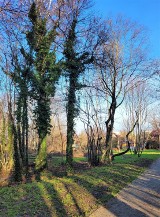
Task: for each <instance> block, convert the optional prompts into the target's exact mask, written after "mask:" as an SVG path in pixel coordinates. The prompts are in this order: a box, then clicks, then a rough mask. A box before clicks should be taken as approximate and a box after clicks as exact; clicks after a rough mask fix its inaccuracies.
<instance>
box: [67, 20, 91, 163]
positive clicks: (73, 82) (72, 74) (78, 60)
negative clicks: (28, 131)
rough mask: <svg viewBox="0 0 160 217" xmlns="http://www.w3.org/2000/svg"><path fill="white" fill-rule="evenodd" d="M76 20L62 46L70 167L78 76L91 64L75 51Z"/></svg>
mask: <svg viewBox="0 0 160 217" xmlns="http://www.w3.org/2000/svg"><path fill="white" fill-rule="evenodd" d="M76 27H77V18H76V17H74V18H73V20H72V23H71V26H70V28H69V31H68V33H67V36H66V41H65V45H64V52H63V54H64V57H65V63H64V69H65V71H66V76H67V77H68V78H69V89H68V102H67V147H66V163H67V165H68V166H69V167H72V161H73V150H72V146H73V143H74V138H73V137H74V125H75V118H76V117H77V115H78V109H77V105H76V102H77V101H76V91H77V90H79V89H81V88H82V87H83V86H82V85H81V84H80V83H79V77H80V75H81V74H82V73H83V72H84V71H85V66H86V65H87V64H90V63H92V61H93V59H92V57H89V53H88V52H82V51H81V52H80V53H78V52H77V51H76V43H77V35H76Z"/></svg>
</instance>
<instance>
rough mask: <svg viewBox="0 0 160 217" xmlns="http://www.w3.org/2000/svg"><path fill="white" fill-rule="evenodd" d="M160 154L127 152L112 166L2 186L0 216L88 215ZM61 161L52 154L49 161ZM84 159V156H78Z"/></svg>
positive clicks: (51, 175) (55, 163)
mask: <svg viewBox="0 0 160 217" xmlns="http://www.w3.org/2000/svg"><path fill="white" fill-rule="evenodd" d="M159 157H160V152H159V151H156V150H152V151H151V150H146V151H144V152H143V154H142V156H141V157H140V158H138V156H135V155H133V154H130V153H128V154H126V155H125V156H119V157H117V158H115V160H114V161H113V163H112V165H106V166H100V167H94V168H88V169H83V168H82V169H81V170H75V171H74V172H72V173H71V174H70V175H68V176H67V177H66V176H64V177H58V176H53V174H52V173H49V172H44V173H43V176H42V181H41V182H36V181H34V182H32V183H27V184H19V185H14V186H13V185H12V186H10V187H1V188H0V217H11V216H13V217H18V216H23V217H27V216H29V217H32V216H34V217H36V216H37V217H45V216H46V217H50V216H55V217H67V216H89V215H90V214H91V212H93V211H94V210H96V209H97V208H98V206H99V205H100V204H103V203H106V202H107V201H108V200H109V199H110V198H111V197H113V196H115V195H116V194H117V193H118V192H119V191H120V190H121V189H122V188H124V187H125V186H126V184H128V183H130V182H131V181H133V180H134V179H135V178H136V177H137V176H138V175H140V174H141V173H142V172H143V171H144V170H145V168H146V167H147V166H148V165H149V164H151V162H153V160H156V159H157V158H159ZM61 160H62V159H61V158H59V157H53V158H51V159H50V164H53V165H54V167H58V166H59V165H60V164H61V162H62V161H61ZM81 161H85V159H84V158H83V159H75V162H81Z"/></svg>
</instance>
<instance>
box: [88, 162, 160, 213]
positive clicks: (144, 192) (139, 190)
mask: <svg viewBox="0 0 160 217" xmlns="http://www.w3.org/2000/svg"><path fill="white" fill-rule="evenodd" d="M145 216H149V217H160V159H158V160H157V161H155V162H154V163H153V164H152V165H151V166H150V167H149V169H148V170H147V171H146V172H145V173H144V174H142V175H141V176H140V177H139V178H138V179H136V180H135V181H133V182H132V183H131V184H130V185H128V186H127V187H126V188H124V189H123V190H122V191H121V192H120V193H119V194H118V195H117V197H115V198H113V199H111V200H110V201H109V202H108V203H107V204H106V205H105V206H103V207H102V206H101V207H100V208H99V209H98V210H96V211H95V212H94V213H92V215H91V216H90V217H145Z"/></svg>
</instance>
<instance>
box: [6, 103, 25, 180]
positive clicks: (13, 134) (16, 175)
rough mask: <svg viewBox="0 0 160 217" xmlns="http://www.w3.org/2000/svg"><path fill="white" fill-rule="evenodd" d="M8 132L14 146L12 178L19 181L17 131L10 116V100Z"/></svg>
mask: <svg viewBox="0 0 160 217" xmlns="http://www.w3.org/2000/svg"><path fill="white" fill-rule="evenodd" d="M8 112H9V114H8V133H9V140H10V142H11V145H13V146H12V147H13V148H14V155H13V156H14V179H15V181H17V182H19V181H21V180H22V173H21V164H20V156H19V151H18V145H17V131H16V127H15V124H14V120H13V117H12V107H11V102H8Z"/></svg>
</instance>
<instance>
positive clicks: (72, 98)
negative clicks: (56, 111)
mask: <svg viewBox="0 0 160 217" xmlns="http://www.w3.org/2000/svg"><path fill="white" fill-rule="evenodd" d="M69 81H70V83H69V93H68V103H67V147H66V162H67V164H68V165H70V166H72V161H73V148H72V145H73V143H74V139H73V137H74V133H75V132H74V117H75V110H76V109H75V104H76V94H75V93H76V87H75V78H74V74H72V73H71V74H70V78H69Z"/></svg>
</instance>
